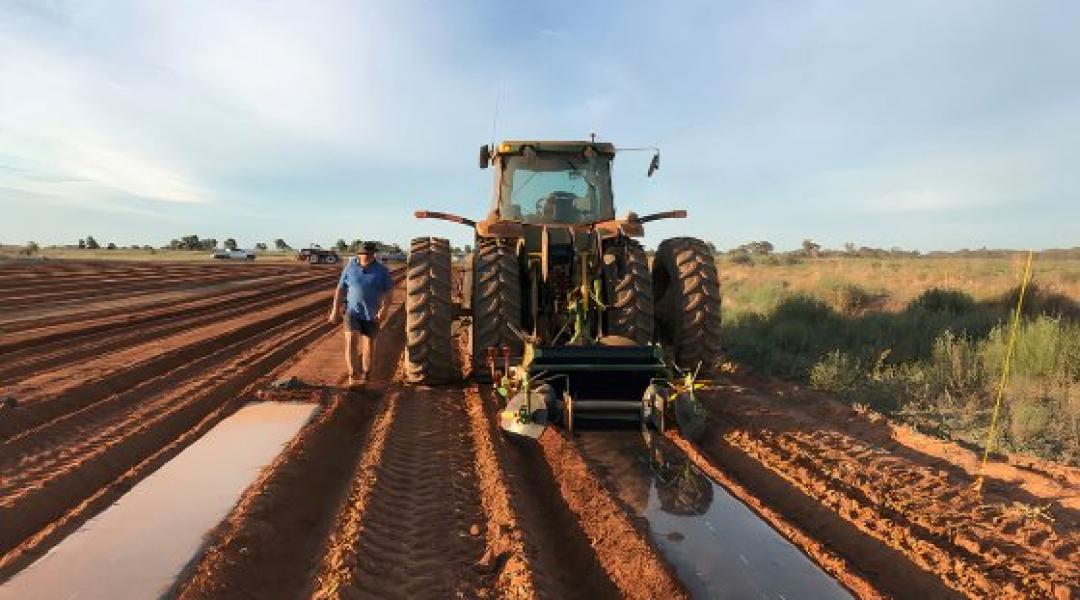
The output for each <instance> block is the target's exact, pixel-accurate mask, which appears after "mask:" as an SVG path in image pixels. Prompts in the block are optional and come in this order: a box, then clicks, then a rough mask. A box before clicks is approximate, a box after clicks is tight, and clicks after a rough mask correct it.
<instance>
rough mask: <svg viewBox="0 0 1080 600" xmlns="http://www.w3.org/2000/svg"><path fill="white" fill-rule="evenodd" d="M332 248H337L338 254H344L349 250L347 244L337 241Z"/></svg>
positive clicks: (343, 241) (340, 240)
mask: <svg viewBox="0 0 1080 600" xmlns="http://www.w3.org/2000/svg"><path fill="white" fill-rule="evenodd" d="M334 248H337V251H338V252H345V251H346V250H348V249H349V243H348V242H346V241H345V240H342V239H339V240H338V241H337V243H336V244H334Z"/></svg>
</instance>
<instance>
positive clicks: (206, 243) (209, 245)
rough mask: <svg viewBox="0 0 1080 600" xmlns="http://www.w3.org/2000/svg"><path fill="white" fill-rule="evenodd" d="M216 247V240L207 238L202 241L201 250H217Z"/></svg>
mask: <svg viewBox="0 0 1080 600" xmlns="http://www.w3.org/2000/svg"><path fill="white" fill-rule="evenodd" d="M217 246H218V241H217V239H216V238H207V239H205V240H203V241H202V249H203V250H213V249H215V248H217Z"/></svg>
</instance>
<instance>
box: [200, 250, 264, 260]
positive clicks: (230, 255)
mask: <svg viewBox="0 0 1080 600" xmlns="http://www.w3.org/2000/svg"><path fill="white" fill-rule="evenodd" d="M210 256H213V257H214V258H216V259H218V260H255V253H254V252H252V251H251V250H244V249H243V248H236V249H235V250H227V249H226V250H218V251H216V252H214V253H213V254H211V255H210Z"/></svg>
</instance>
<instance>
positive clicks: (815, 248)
mask: <svg viewBox="0 0 1080 600" xmlns="http://www.w3.org/2000/svg"><path fill="white" fill-rule="evenodd" d="M802 249H803V254H805V255H806V256H809V257H810V258H817V256H818V253H819V252H821V244H816V243H814V240H811V239H805V240H803V241H802Z"/></svg>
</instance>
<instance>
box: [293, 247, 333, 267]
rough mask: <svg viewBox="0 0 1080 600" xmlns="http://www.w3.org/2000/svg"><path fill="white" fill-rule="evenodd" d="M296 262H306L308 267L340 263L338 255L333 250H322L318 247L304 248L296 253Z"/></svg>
mask: <svg viewBox="0 0 1080 600" xmlns="http://www.w3.org/2000/svg"><path fill="white" fill-rule="evenodd" d="M296 260H299V261H302V262H306V263H308V264H309V265H336V264H337V263H338V262H340V261H341V258H340V257H339V256H338V253H337V252H335V251H334V250H324V249H322V247H320V246H318V245H312V246H311V247H310V248H304V249H302V250H300V252H297V253H296Z"/></svg>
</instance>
